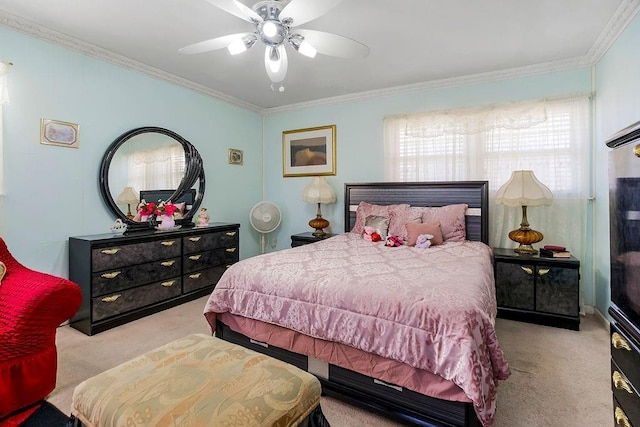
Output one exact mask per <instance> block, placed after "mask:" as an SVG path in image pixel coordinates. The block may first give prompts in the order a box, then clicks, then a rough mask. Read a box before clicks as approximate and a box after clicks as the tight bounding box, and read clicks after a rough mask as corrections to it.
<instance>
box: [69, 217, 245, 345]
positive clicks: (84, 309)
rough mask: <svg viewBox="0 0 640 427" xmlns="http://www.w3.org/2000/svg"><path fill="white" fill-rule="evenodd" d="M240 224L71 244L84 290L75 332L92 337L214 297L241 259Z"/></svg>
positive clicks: (72, 269)
mask: <svg viewBox="0 0 640 427" xmlns="http://www.w3.org/2000/svg"><path fill="white" fill-rule="evenodd" d="M239 228H240V225H239V224H228V223H212V224H210V225H209V226H208V227H202V228H199V227H198V228H195V227H193V228H181V229H177V230H174V231H156V230H144V231H135V232H132V233H131V234H128V233H127V235H123V236H114V235H112V234H99V235H92V236H79V237H71V238H69V279H70V280H72V281H74V282H76V283H77V284H79V285H80V288H81V289H82V305H81V307H80V310H78V312H77V313H76V315H75V316H74V317H73V318H71V320H70V324H71V327H73V328H75V329H77V330H79V331H82V332H84V333H85V334H87V335H93V334H96V333H98V332H102V331H105V330H107V329H110V328H113V327H116V326H119V325H122V324H124V323H127V322H130V321H132V320H135V319H139V318H141V317H143V316H147V315H149V314H152V313H156V312H158V311H161V310H165V309H167V308H169V307H173V306H176V305H178V304H182V303H184V302H186V301H189V300H193V299H196V298H199V297H201V296H204V295H207V294H209V293H211V291H212V290H213V288H214V286H215V284H216V283H217V282H218V280H219V279H220V277H221V276H222V274H223V273H224V272H225V270H226V269H227V268H228V267H229V266H230V265H231V264H233V263H235V262H237V261H238V259H239V237H240V236H239Z"/></svg>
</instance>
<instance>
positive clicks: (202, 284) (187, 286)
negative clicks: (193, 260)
mask: <svg viewBox="0 0 640 427" xmlns="http://www.w3.org/2000/svg"><path fill="white" fill-rule="evenodd" d="M226 270H227V267H225V266H218V267H213V268H207V269H206V270H200V271H198V272H195V273H190V274H185V275H184V276H183V278H182V279H183V280H182V291H183V292H184V293H188V292H193V291H197V290H198V289H203V288H206V287H208V286H211V287H213V286H214V285H215V284H216V283H218V280H220V278H221V277H222V275H223V274H224V272H225V271H226Z"/></svg>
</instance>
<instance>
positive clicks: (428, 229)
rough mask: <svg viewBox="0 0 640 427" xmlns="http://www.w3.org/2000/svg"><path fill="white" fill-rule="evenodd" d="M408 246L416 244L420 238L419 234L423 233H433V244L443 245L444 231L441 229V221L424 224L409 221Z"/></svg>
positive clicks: (407, 226)
mask: <svg viewBox="0 0 640 427" xmlns="http://www.w3.org/2000/svg"><path fill="white" fill-rule="evenodd" d="M406 228H407V246H415V245H416V240H418V236H419V235H421V234H431V235H432V236H433V238H432V239H431V244H432V245H441V244H442V243H443V240H442V231H441V230H440V223H439V222H430V223H423V224H414V223H412V222H409V223H407V225H406Z"/></svg>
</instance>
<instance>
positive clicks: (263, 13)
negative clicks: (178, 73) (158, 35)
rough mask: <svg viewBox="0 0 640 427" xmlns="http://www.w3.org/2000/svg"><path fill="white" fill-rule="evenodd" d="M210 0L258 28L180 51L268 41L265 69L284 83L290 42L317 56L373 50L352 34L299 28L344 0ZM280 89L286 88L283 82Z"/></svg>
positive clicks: (242, 47) (232, 49)
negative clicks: (246, 1) (253, 1)
mask: <svg viewBox="0 0 640 427" xmlns="http://www.w3.org/2000/svg"><path fill="white" fill-rule="evenodd" d="M207 1H208V2H209V3H211V4H212V5H214V6H216V7H219V8H220V9H222V10H224V11H226V12H228V13H230V14H232V15H234V16H237V17H238V18H241V19H243V20H245V21H247V22H249V23H251V24H252V25H253V27H254V30H253V31H250V32H244V33H236V34H229V35H226V36H222V37H216V38H213V39H209V40H205V41H201V42H199V43H195V44H192V45H189V46H186V47H183V48H182V49H179V50H178V52H180V53H184V54H193V53H203V52H209V51H212V50H217V49H222V48H224V47H226V48H227V50H228V51H229V53H231V54H232V55H237V54H239V53H242V52H244V51H246V50H247V49H249V48H250V47H252V46H253V45H254V44H256V42H257V41H258V40H260V41H261V42H262V43H263V44H264V45H265V51H264V65H265V69H266V71H267V75H268V76H269V78H270V79H271V81H272V82H273V83H281V82H282V81H283V80H284V79H285V77H286V75H287V68H288V61H287V51H286V50H285V46H286V45H289V46H290V47H292V48H293V49H294V50H296V51H298V52H299V53H301V54H302V55H304V56H307V57H309V58H314V57H315V56H316V53H321V54H324V55H328V56H335V57H340V58H358V57H362V58H364V57H366V56H367V55H368V54H369V48H368V47H367V46H365V45H364V44H362V43H360V42H357V41H355V40H352V39H350V38H347V37H343V36H339V35H337V34H333V33H326V32H323V31H315V30H305V29H302V28H298V26H299V25H302V24H305V23H307V22H309V21H312V20H314V19H316V18H318V17H320V16H321V15H323V14H325V13H326V12H328V11H329V10H331V9H332V8H334V7H335V6H337V5H338V4H339V3H341V2H342V1H343V0H280V1H278V0H267V1H259V2H257V3H256V4H254V5H253V6H252V7H251V8H249V7H248V6H245V5H244V4H242V3H240V2H239V1H238V0H207ZM271 88H272V89H273V84H272V85H271ZM279 90H280V92H282V91H283V90H284V86H283V85H282V84H281V85H280V88H279Z"/></svg>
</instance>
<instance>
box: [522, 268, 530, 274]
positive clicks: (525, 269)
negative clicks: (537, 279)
mask: <svg viewBox="0 0 640 427" xmlns="http://www.w3.org/2000/svg"><path fill="white" fill-rule="evenodd" d="M520 268H521V269H522V271H524V272H525V273H527V274H533V270H532V269H531V268H529V267H520Z"/></svg>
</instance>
